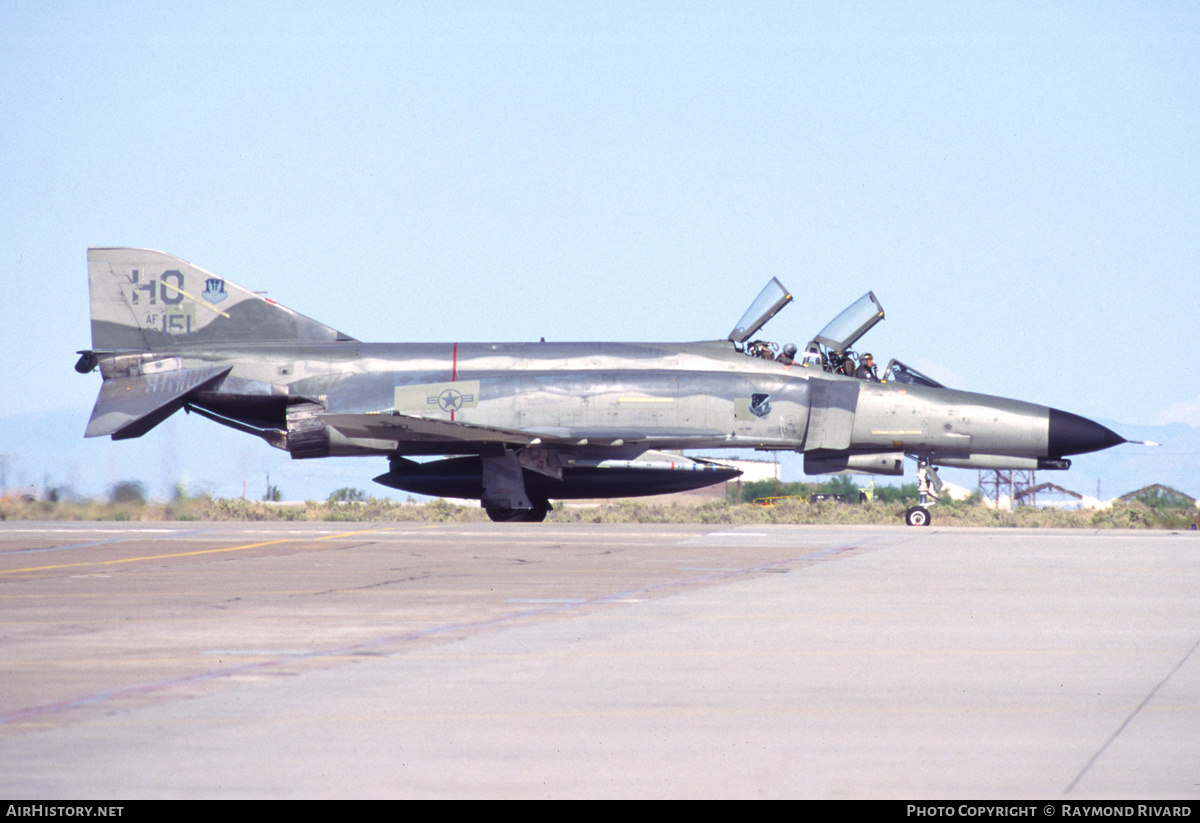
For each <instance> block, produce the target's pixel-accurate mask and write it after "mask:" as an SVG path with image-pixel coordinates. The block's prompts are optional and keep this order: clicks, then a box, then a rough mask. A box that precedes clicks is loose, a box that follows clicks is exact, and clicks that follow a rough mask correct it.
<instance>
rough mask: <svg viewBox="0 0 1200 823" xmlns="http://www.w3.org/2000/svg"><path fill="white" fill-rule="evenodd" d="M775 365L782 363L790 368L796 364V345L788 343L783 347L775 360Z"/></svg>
mask: <svg viewBox="0 0 1200 823" xmlns="http://www.w3.org/2000/svg"><path fill="white" fill-rule="evenodd" d="M775 361H776V362H777V363H782V364H783V365H785V366H790V365H792V364H793V363H795V362H796V344H795V343H788V344H787V345H786V346H784V347H783V351H781V352H780V353H779V356H778V357H776V358H775Z"/></svg>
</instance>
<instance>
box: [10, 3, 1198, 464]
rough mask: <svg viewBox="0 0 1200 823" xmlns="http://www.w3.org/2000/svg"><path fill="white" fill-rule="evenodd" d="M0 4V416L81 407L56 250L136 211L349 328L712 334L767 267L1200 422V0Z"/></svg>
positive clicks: (383, 334) (179, 244) (145, 238)
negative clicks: (1199, 311) (874, 300)
mask: <svg viewBox="0 0 1200 823" xmlns="http://www.w3.org/2000/svg"><path fill="white" fill-rule="evenodd" d="M0 20H2V21H3V23H4V24H3V25H2V26H0V111H2V112H3V113H4V122H5V127H4V129H2V130H0V195H2V196H3V202H4V203H5V204H6V209H5V219H4V220H3V221H0V232H2V233H3V239H4V242H3V243H2V244H0V271H2V272H3V278H4V292H3V299H2V300H0V319H2V320H3V322H2V323H0V345H2V347H3V348H2V350H3V352H4V354H3V357H2V358H0V381H2V384H3V385H4V386H5V388H6V389H7V390H6V391H5V392H4V393H3V395H0V416H9V415H18V414H29V413H43V412H45V413H50V412H62V411H70V410H76V409H77V410H79V412H80V414H81V419H80V425H79V430H80V432H82V428H83V425H84V423H85V420H86V415H87V411H88V410H89V409H90V406H91V403H92V401H93V399H94V397H95V394H96V391H97V389H98V384H99V377H98V376H97V375H95V374H93V375H89V376H86V377H81V376H79V375H77V374H76V373H75V372H74V371H73V370H72V368H71V365H72V364H73V362H74V359H75V355H74V352H75V350H76V349H81V348H85V347H87V346H88V344H89V338H88V310H87V288H86V262H85V250H86V248H87V247H88V246H89V245H131V246H146V247H150V248H158V249H162V250H164V251H167V252H169V253H172V254H175V255H177V256H179V257H182V258H184V259H186V260H188V261H190V262H192V263H194V264H196V265H198V266H201V267H203V268H206V269H208V270H210V271H212V272H214V273H217V274H219V275H221V276H224V277H227V278H229V279H231V280H233V281H234V282H237V283H239V284H241V285H243V286H246V287H247V288H251V289H256V290H266V291H268V292H269V294H270V295H271V296H272V297H274V298H275V299H277V300H279V301H280V302H282V303H284V304H285V305H288V306H290V307H292V308H294V309H296V310H298V311H301V312H303V313H305V314H308V315H310V316H313V317H315V318H317V319H318V320H321V321H322V322H325V323H327V324H329V325H332V326H334V327H336V328H339V329H341V330H343V331H345V332H347V333H349V334H352V335H354V336H356V337H358V338H360V339H364V340H387V341H410V340H411V341H434V340H436V341H449V340H523V339H524V340H529V339H537V338H539V337H542V336H545V337H546V338H547V339H549V340H605V339H611V340H640V339H645V340H695V339H711V338H718V337H723V336H724V335H725V334H726V333H728V331H729V329H730V328H731V327H732V325H733V323H734V321H736V320H737V318H738V317H739V316H740V314H741V313H742V311H743V309H744V308H745V306H746V305H747V304H748V303H749V302H750V301H751V299H752V298H753V297H754V296H755V295H756V294H757V292H758V290H759V288H760V287H761V286H762V284H763V283H764V282H766V280H767V279H768V278H770V277H772V276H776V277H779V279H780V280H781V281H783V282H784V284H785V285H787V286H788V287H789V288H790V289H791V290H792V292H793V293H794V294H795V295H796V303H795V305H793V306H790V307H788V308H787V309H786V310H785V311H784V312H783V313H782V314H781V315H780V316H779V317H778V318H777V319H776V320H775V321H774V322H773V323H772V324H771V325H770V326H768V327H767V331H768V332H770V333H771V335H773V336H775V337H776V338H778V339H780V340H781V341H782V340H788V339H790V340H794V341H795V342H797V343H800V344H803V343H804V342H805V341H807V340H808V338H809V337H811V335H812V334H813V333H815V332H816V331H817V330H818V329H819V328H820V327H821V326H822V325H823V324H824V323H825V321H826V320H828V319H829V318H830V317H832V316H833V315H834V314H836V313H837V311H839V310H840V309H841V308H843V307H844V306H845V305H847V304H849V303H850V302H851V301H853V300H854V299H855V298H857V297H858V296H860V295H861V294H862V293H864V292H865V291H867V290H868V289H871V290H874V291H875V293H876V295H877V296H878V297H879V299H880V301H881V302H882V303H883V305H884V307H885V309H886V311H887V315H888V319H887V320H886V322H885V323H883V324H881V325H880V326H879V327H877V328H876V329H875V330H874V331H872V332H871V333H870V335H869V336H868V337H867V338H866V339H865V340H864V341H863V345H862V346H861V348H865V349H868V350H870V351H872V352H873V353H874V354H875V355H876V357H877V359H879V360H881V361H882V362H885V363H886V361H887V359H888V358H890V357H898V358H900V359H903V360H905V361H907V362H909V363H910V364H912V365H915V366H917V367H918V368H921V369H923V370H926V371H928V372H929V373H930V374H932V375H933V376H935V377H939V378H941V379H943V380H944V381H945V382H947V383H950V384H951V385H953V386H954V387H956V388H964V389H970V390H974V391H981V392H985V393H989V394H997V395H1002V396H1007V397H1017V398H1020V399H1024V400H1029V401H1033V402H1038V403H1045V404H1047V405H1051V406H1054V407H1058V408H1063V409H1066V410H1068V411H1073V412H1076V413H1079V414H1083V415H1085V416H1088V417H1096V418H1102V419H1105V420H1110V421H1115V422H1117V423H1123V424H1128V425H1130V426H1145V425H1150V424H1164V423H1188V424H1190V425H1192V426H1200V369H1198V368H1197V359H1196V344H1197V343H1198V342H1200V334H1198V333H1197V322H1196V319H1195V311H1196V307H1197V306H1198V305H1200V277H1198V276H1197V274H1198V272H1197V262H1196V261H1197V260H1198V259H1200V254H1198V252H1200V242H1198V236H1200V235H1198V233H1197V230H1196V227H1197V226H1198V225H1200V152H1197V151H1196V139H1197V135H1198V134H1200V7H1197V6H1196V5H1195V4H1194V3H1185V2H1180V3H1133V2H1129V3H1105V2H1080V3H1071V2H1053V3H1025V2H1022V3H1011V2H1008V3H983V2H981V3H907V4H906V3H843V4H830V3H813V4H782V3H745V2H739V3H627V4H626V3H597V4H587V3H570V4H567V3H550V2H547V3H519V2H512V3H486V2H472V3H453V2H450V3H402V2H397V3H341V4H330V3H321V4H305V3H295V2H288V3H252V4H234V3H211V2H209V3H157V2H156V3H103V2H100V3H77V2H70V3H61V2H59V3H56V2H48V3H39V4H33V3H24V2H9V1H8V0H0ZM771 335H769V336H771ZM75 435H76V433H75V432H67V433H64V436H70V437H74V436H75ZM246 445H247V447H248V448H266V447H265V446H263V445H261V444H256V443H254V441H248V442H247V444H246ZM0 446H2V447H3V449H4V450H5V451H7V452H9V453H12V452H13V451H14V450H18V449H19V444H7V445H6V444H0ZM106 447H107V448H111V449H119V448H122V444H119V443H116V444H113V443H108V444H107V446H106ZM1126 448H1132V447H1126Z"/></svg>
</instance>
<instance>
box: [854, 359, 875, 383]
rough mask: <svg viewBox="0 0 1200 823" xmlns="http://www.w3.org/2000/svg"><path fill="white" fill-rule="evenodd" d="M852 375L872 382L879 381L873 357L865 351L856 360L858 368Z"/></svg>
mask: <svg viewBox="0 0 1200 823" xmlns="http://www.w3.org/2000/svg"><path fill="white" fill-rule="evenodd" d="M854 376H855V377H857V378H858V379H859V380H870V381H871V382H872V383H878V382H879V374H878V373H877V372H876V371H875V358H873V357H872V356H871V353H870V352H867V353H866V354H864V355H863V356H862V359H861V360H860V361H859V362H858V370H857V371H855V372H854Z"/></svg>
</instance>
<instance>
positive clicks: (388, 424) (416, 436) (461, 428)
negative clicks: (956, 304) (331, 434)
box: [319, 412, 542, 446]
mask: <svg viewBox="0 0 1200 823" xmlns="http://www.w3.org/2000/svg"><path fill="white" fill-rule="evenodd" d="M319 417H320V418H321V420H323V421H324V422H325V423H326V424H327V425H329V426H331V427H332V428H334V429H336V430H337V431H339V432H341V433H342V434H343V435H345V436H346V437H361V438H369V439H373V440H394V441H396V442H402V441H411V440H418V441H421V440H457V441H460V442H464V443H504V444H506V445H512V446H528V445H532V444H536V443H539V442H541V441H542V438H540V437H538V435H536V434H530V433H527V432H520V431H515V430H513V429H502V428H497V427H494V426H478V425H474V424H472V423H461V422H451V421H449V420H434V419H433V418H429V417H421V416H419V415H415V414H401V413H400V412H366V413H362V414H322V415H319Z"/></svg>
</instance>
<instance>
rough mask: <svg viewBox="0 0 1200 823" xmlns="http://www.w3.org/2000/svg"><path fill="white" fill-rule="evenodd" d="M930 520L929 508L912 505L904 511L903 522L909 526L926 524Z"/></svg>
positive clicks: (931, 519)
mask: <svg viewBox="0 0 1200 823" xmlns="http://www.w3.org/2000/svg"><path fill="white" fill-rule="evenodd" d="M932 521H933V518H932V517H930V516H929V509H927V508H925V507H924V506H913V507H912V508H911V509H909V510H908V511H906V512H905V513H904V522H905V523H907V524H908V525H910V526H928V525H929V524H930V523H931V522H932Z"/></svg>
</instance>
